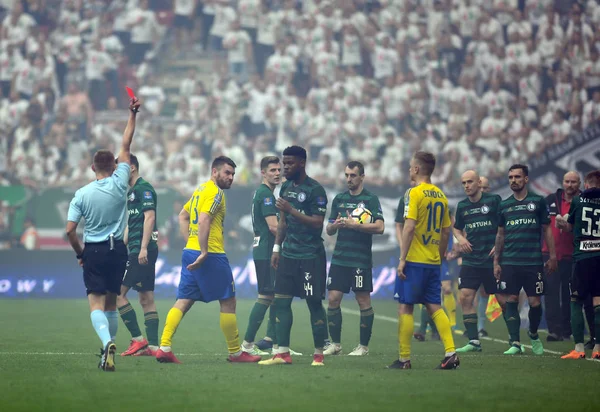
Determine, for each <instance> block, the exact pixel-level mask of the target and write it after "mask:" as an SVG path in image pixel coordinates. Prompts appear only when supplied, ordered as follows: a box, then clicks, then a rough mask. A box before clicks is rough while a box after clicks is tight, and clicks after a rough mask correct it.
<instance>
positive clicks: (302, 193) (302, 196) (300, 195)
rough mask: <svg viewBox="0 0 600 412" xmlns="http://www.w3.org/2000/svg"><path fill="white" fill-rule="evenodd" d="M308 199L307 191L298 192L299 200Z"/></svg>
mask: <svg viewBox="0 0 600 412" xmlns="http://www.w3.org/2000/svg"><path fill="white" fill-rule="evenodd" d="M305 200H306V193H304V192H300V193H298V202H300V203H302V202H304V201H305Z"/></svg>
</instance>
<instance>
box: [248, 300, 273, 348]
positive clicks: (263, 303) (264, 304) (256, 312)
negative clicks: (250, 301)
mask: <svg viewBox="0 0 600 412" xmlns="http://www.w3.org/2000/svg"><path fill="white" fill-rule="evenodd" d="M270 304H271V301H270V300H268V299H261V298H258V300H257V301H256V303H254V307H252V311H251V312H250V319H249V320H248V328H247V329H246V335H245V336H244V340H245V341H246V342H254V338H256V332H258V329H259V328H260V325H262V322H263V319H264V318H265V314H266V313H267V309H268V308H269V305H270Z"/></svg>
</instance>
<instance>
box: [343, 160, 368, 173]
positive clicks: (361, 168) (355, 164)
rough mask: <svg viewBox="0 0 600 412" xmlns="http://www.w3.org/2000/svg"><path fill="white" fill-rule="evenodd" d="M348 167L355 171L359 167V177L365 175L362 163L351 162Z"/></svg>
mask: <svg viewBox="0 0 600 412" xmlns="http://www.w3.org/2000/svg"><path fill="white" fill-rule="evenodd" d="M346 167H347V168H348V169H354V168H356V167H357V168H358V174H359V176H363V175H364V174H365V165H363V164H362V163H361V162H359V161H357V160H351V161H349V162H348V164H347V165H346Z"/></svg>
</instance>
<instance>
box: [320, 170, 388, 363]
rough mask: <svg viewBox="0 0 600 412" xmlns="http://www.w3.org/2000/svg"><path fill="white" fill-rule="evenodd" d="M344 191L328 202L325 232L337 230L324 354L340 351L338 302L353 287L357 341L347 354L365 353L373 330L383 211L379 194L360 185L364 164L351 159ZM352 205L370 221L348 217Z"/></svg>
mask: <svg viewBox="0 0 600 412" xmlns="http://www.w3.org/2000/svg"><path fill="white" fill-rule="evenodd" d="M344 174H345V176H346V184H347V185H348V191H346V192H344V193H340V194H339V195H337V196H336V197H335V198H334V199H333V202H332V203H331V215H330V217H329V224H328V225H327V228H326V230H327V234H328V235H329V236H333V235H335V234H336V233H337V239H336V243H335V250H334V251H333V258H332V259H331V266H330V267H329V278H328V279H327V289H328V290H329V295H328V298H329V307H328V309H327V320H328V325H329V333H330V334H331V340H332V343H331V345H329V346H328V347H327V348H326V349H325V352H324V353H325V355H337V354H339V353H341V351H342V346H341V337H342V311H341V308H340V304H341V303H342V298H343V297H344V293H349V292H350V289H352V290H353V291H354V296H355V297H356V302H357V303H358V306H359V308H360V323H359V325H360V344H359V345H358V346H357V347H356V348H355V349H354V350H353V351H352V352H350V354H349V355H350V356H364V355H366V354H368V353H369V340H370V339H371V331H372V330H373V320H374V318H375V313H374V312H373V308H372V307H371V292H372V291H373V253H372V250H371V247H372V245H373V235H380V234H382V233H383V231H384V222H383V213H382V211H381V204H380V203H379V198H378V197H377V196H376V195H375V194H374V193H371V192H370V191H368V190H367V189H365V188H364V186H363V181H364V179H365V167H364V166H363V164H362V163H360V162H356V161H352V162H350V163H348V164H347V165H346V170H345V172H344ZM356 209H359V210H360V209H362V210H365V209H366V210H368V211H369V212H367V214H370V215H371V216H372V217H371V219H370V220H371V221H370V222H359V221H357V220H356V219H355V218H353V217H351V215H352V212H353V211H354V210H356Z"/></svg>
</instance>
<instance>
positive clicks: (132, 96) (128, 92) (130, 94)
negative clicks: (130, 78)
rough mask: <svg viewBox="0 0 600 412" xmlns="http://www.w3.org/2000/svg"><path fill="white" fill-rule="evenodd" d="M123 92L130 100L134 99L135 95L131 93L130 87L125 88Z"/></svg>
mask: <svg viewBox="0 0 600 412" xmlns="http://www.w3.org/2000/svg"><path fill="white" fill-rule="evenodd" d="M125 90H127V94H128V95H129V97H130V98H132V99H135V94H134V93H133V90H131V88H130V87H127V86H125Z"/></svg>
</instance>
